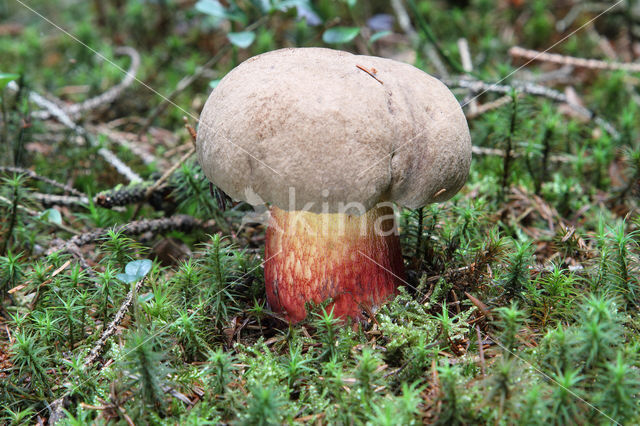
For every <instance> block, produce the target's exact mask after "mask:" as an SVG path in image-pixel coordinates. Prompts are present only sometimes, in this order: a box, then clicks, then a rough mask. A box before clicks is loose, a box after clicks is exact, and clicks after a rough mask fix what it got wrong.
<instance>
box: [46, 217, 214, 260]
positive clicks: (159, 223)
mask: <svg viewBox="0 0 640 426" xmlns="http://www.w3.org/2000/svg"><path fill="white" fill-rule="evenodd" d="M203 226H207V225H206V223H203V222H202V221H201V220H199V219H196V218H194V217H192V216H188V215H177V216H171V217H165V218H162V219H152V220H137V221H134V222H130V223H126V224H124V225H119V226H116V227H114V228H113V229H114V231H116V232H120V231H122V233H123V234H125V235H140V234H144V233H145V232H153V233H157V234H159V233H164V232H168V231H173V230H178V231H184V232H188V231H191V230H192V229H194V228H201V227H203ZM108 231H109V229H105V228H99V229H96V230H93V231H90V232H85V233H84V234H80V235H76V236H75V237H72V238H71V239H69V240H67V241H59V240H58V243H57V244H55V245H53V246H52V247H51V248H49V250H47V254H51V253H53V252H56V251H60V250H62V251H69V249H73V248H76V247H77V248H79V247H82V246H85V245H87V244H91V243H93V242H95V241H97V240H99V239H100V238H102V237H104V236H105V235H106V234H107V232H108Z"/></svg>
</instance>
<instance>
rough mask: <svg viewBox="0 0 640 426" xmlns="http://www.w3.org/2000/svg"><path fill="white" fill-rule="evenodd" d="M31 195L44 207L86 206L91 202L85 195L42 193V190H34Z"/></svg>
mask: <svg viewBox="0 0 640 426" xmlns="http://www.w3.org/2000/svg"><path fill="white" fill-rule="evenodd" d="M30 195H31V196H32V197H33V199H35V200H36V201H38V202H39V203H40V204H42V205H43V206H44V207H51V206H86V205H87V204H89V198H88V197H87V196H85V195H83V196H81V197H75V196H72V195H56V194H42V193H40V192H32V193H31V194H30Z"/></svg>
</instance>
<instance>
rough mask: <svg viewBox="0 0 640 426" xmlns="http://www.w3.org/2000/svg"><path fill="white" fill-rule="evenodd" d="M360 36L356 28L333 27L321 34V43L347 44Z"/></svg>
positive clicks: (358, 29)
mask: <svg viewBox="0 0 640 426" xmlns="http://www.w3.org/2000/svg"><path fill="white" fill-rule="evenodd" d="M358 34H360V28H358V27H333V28H329V29H328V30H327V31H325V32H324V33H323V34H322V41H324V42H325V43H327V44H339V43H349V42H350V41H351V40H353V39H354V38H356V36H357V35H358Z"/></svg>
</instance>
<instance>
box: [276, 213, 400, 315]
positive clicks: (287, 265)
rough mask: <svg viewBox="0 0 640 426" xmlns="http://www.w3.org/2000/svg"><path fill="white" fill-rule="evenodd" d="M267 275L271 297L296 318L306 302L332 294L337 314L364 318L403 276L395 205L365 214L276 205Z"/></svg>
mask: <svg viewBox="0 0 640 426" xmlns="http://www.w3.org/2000/svg"><path fill="white" fill-rule="evenodd" d="M265 259H266V261H265V264H264V275H265V285H266V291H267V299H268V300H269V304H270V305H271V308H272V309H273V310H274V311H275V312H279V313H281V314H283V315H284V316H285V317H286V318H288V319H289V320H290V321H292V322H298V321H300V320H302V319H304V318H305V317H306V315H307V312H306V310H305V303H306V302H309V301H313V302H315V303H320V302H323V301H325V300H326V299H328V298H331V299H332V303H331V305H330V306H329V309H331V306H333V312H334V314H335V315H336V316H337V317H343V318H344V317H350V318H353V319H356V320H357V319H361V318H362V313H363V311H364V312H366V311H368V310H373V311H375V309H376V308H377V307H378V306H380V305H381V304H383V303H384V302H386V301H387V300H388V299H389V298H391V297H392V296H393V295H394V294H395V292H396V288H397V287H398V285H399V284H400V283H401V282H402V281H403V280H404V264H403V261H402V254H401V252H400V241H399V239H398V235H397V232H396V229H395V218H394V214H393V209H391V207H389V206H383V207H374V208H373V209H371V210H369V211H368V212H366V213H365V214H363V215H361V216H355V215H348V214H342V213H327V214H319V213H311V212H304V211H284V210H281V209H279V208H277V207H275V206H274V207H272V208H271V219H270V222H269V226H268V228H267V234H266V245H265Z"/></svg>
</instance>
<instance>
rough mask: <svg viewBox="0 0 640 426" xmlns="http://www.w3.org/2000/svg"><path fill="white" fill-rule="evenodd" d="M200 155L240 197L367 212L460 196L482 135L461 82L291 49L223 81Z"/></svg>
mask: <svg viewBox="0 0 640 426" xmlns="http://www.w3.org/2000/svg"><path fill="white" fill-rule="evenodd" d="M362 68H364V69H366V70H367V71H368V72H367V71H365V70H363V69H362ZM372 74H373V75H374V76H375V78H374V77H373V76H372ZM197 153H198V160H199V162H200V164H201V166H202V169H203V171H204V173H205V175H206V176H207V177H208V178H209V180H211V181H212V182H213V183H215V184H216V185H217V186H218V187H220V188H221V189H222V190H223V191H225V192H226V193H227V194H229V195H230V196H231V197H233V198H235V199H240V200H244V201H247V202H249V203H250V204H254V205H255V204H262V203H263V202H270V203H272V204H275V205H276V206H278V207H279V208H281V209H284V210H306V211H311V212H315V213H347V212H349V213H351V212H353V211H354V208H355V210H356V214H362V213H364V211H367V210H369V209H370V208H372V207H373V206H375V205H376V204H378V203H380V202H384V201H392V202H396V203H398V204H400V205H403V206H406V207H409V208H418V207H421V206H424V205H426V204H428V203H432V202H437V201H444V200H447V199H449V198H451V197H452V196H453V195H454V194H455V193H456V192H458V190H459V189H460V188H461V187H462V185H463V184H464V182H465V181H466V179H467V176H468V173H469V167H470V164H471V137H470V135H469V128H468V127H467V121H466V119H465V117H464V114H463V112H462V109H461V108H460V105H459V104H458V102H457V100H456V98H455V97H454V96H453V94H452V93H451V92H450V91H449V89H447V87H446V86H445V85H444V84H442V83H441V82H440V81H439V80H437V79H435V78H433V77H431V76H430V75H428V74H426V73H424V72H423V71H421V70H419V69H417V68H415V67H413V66H411V65H409V64H405V63H401V62H397V61H393V60H390V59H384V58H379V57H373V56H360V55H353V54H350V53H347V52H342V51H336V50H331V49H323V48H290V49H281V50H275V51H272V52H268V53H264V54H262V55H258V56H255V57H253V58H250V59H248V60H246V61H245V62H243V63H242V64H240V65H239V66H237V67H236V68H234V69H233V70H232V71H231V72H229V73H228V74H227V75H226V76H225V77H224V78H223V79H222V81H220V83H219V85H218V86H217V87H216V88H215V89H214V90H213V93H212V94H211V96H210V97H209V99H208V100H207V103H206V105H205V107H204V109H203V111H202V114H201V116H200V125H199V128H198V137H197ZM347 208H350V210H349V211H347V210H346V209H347Z"/></svg>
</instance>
